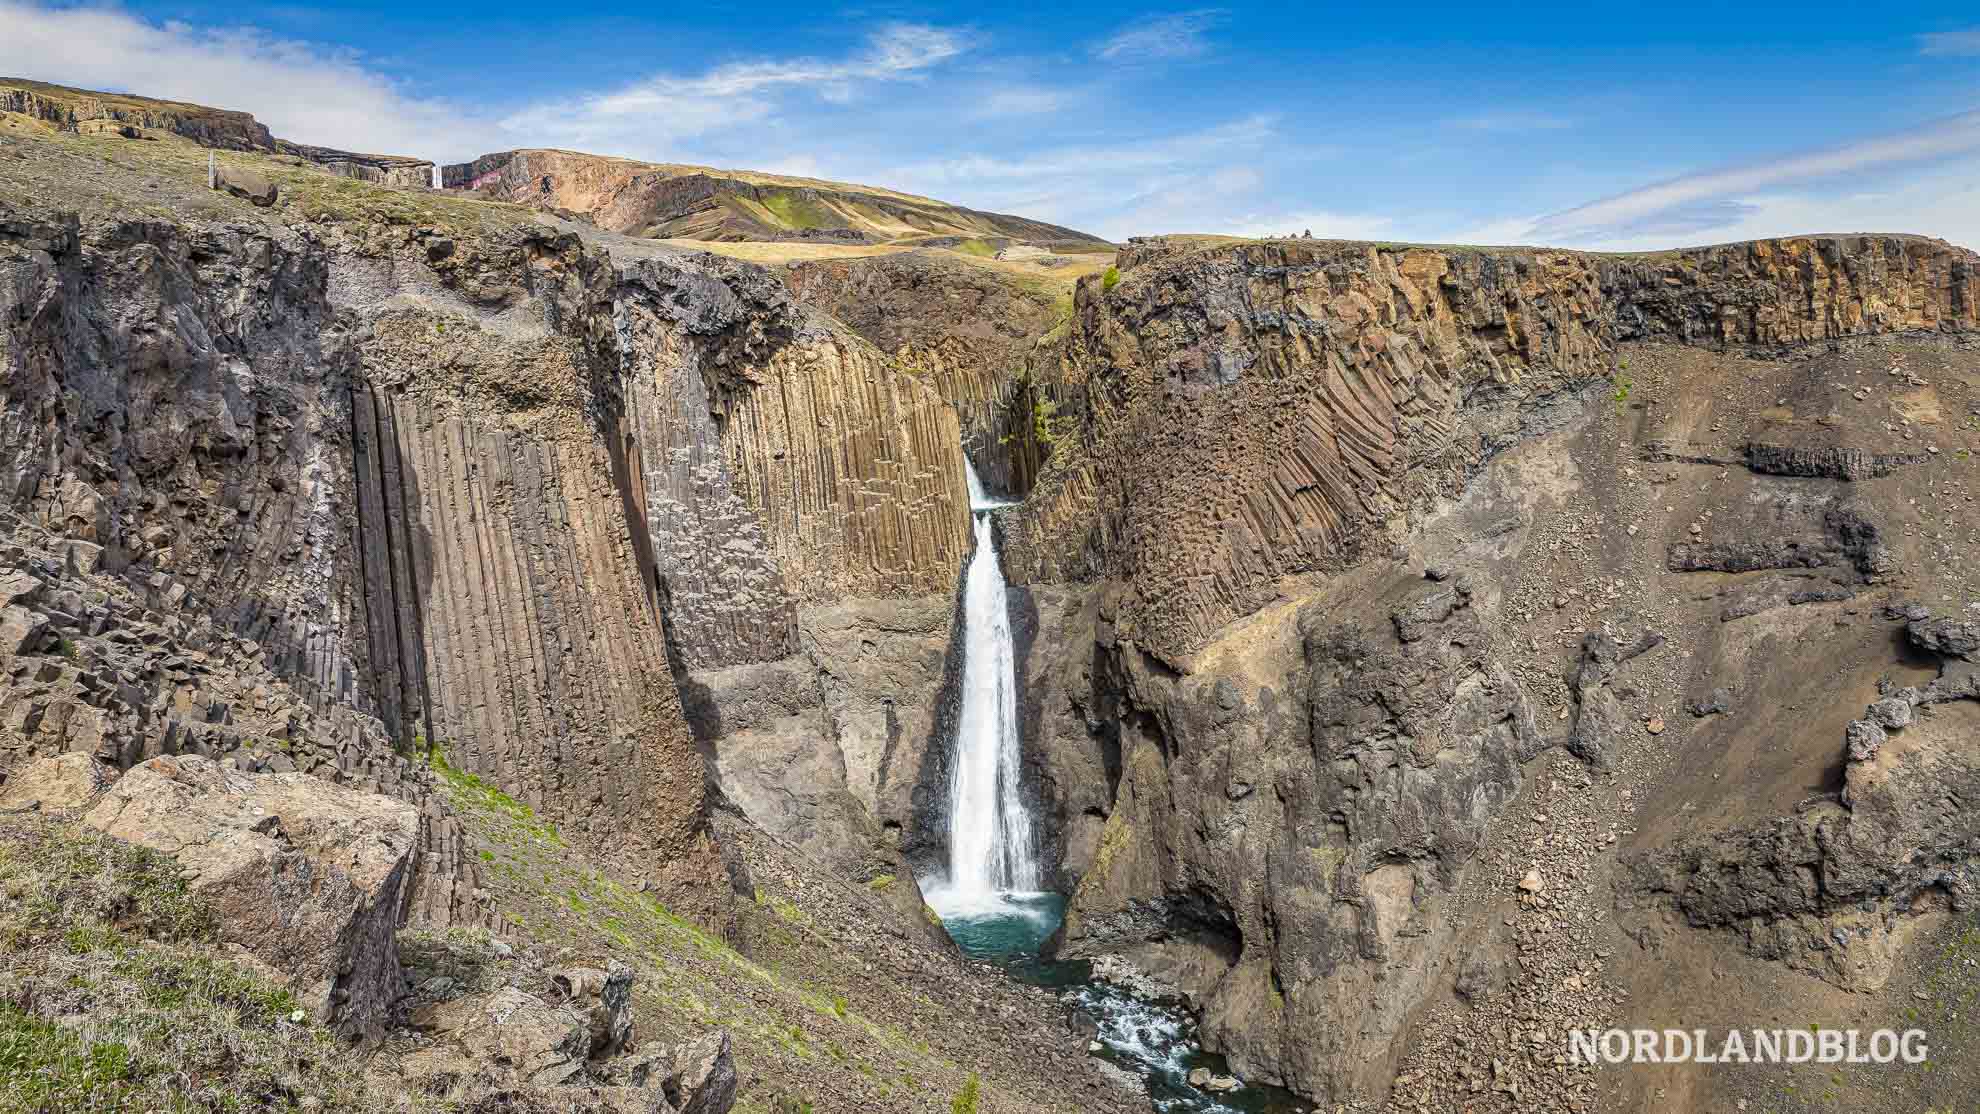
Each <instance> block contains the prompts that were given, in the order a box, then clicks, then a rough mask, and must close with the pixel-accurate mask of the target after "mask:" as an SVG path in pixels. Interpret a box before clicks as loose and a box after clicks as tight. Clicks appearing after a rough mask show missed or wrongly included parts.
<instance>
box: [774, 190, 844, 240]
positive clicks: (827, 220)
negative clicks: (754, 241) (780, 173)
mask: <svg viewBox="0 0 1980 1114" xmlns="http://www.w3.org/2000/svg"><path fill="white" fill-rule="evenodd" d="M762 202H763V207H764V208H765V209H768V210H770V212H771V214H772V215H773V216H775V217H776V218H777V221H778V223H780V224H782V225H783V226H784V227H785V228H789V229H792V230H794V231H800V232H802V231H807V230H809V229H813V228H828V227H831V226H832V225H834V224H836V223H837V222H835V221H833V220H832V217H831V213H830V212H829V211H827V210H826V208H825V207H824V206H822V205H820V204H818V203H817V202H815V201H807V200H805V199H804V198H802V197H799V196H798V195H797V194H794V193H786V192H784V191H781V190H778V191H772V192H766V193H764V194H763V197H762Z"/></svg>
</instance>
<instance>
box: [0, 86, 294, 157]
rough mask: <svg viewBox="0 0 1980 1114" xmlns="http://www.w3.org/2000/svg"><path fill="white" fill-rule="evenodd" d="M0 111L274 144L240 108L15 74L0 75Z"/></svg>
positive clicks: (245, 147)
mask: <svg viewBox="0 0 1980 1114" xmlns="http://www.w3.org/2000/svg"><path fill="white" fill-rule="evenodd" d="M0 112H18V113H20V114H22V115H24V116H33V117H35V118H37V119H41V120H46V121H48V122H49V123H51V124H53V125H55V126H56V127H61V128H68V129H71V130H73V129H75V128H76V127H78V126H79V125H80V124H82V123H83V122H85V121H90V120H107V121H113V122H116V123H119V124H124V125H129V126H131V127H134V128H153V129H156V130H158V131H165V132H171V133H173V134H175V135H180V136H184V137H185V138H187V139H190V140H192V141H193V142H195V143H198V144H199V145H200V146H202V147H220V148H224V149H227V150H232V151H273V150H274V149H275V137H274V136H272V135H270V134H269V132H268V129H267V128H266V127H264V126H262V124H261V123H259V122H258V121H256V120H255V118H254V117H253V116H251V115H249V114H248V113H245V112H229V111H227V110H226V109H219V108H207V107H205V106H204V105H197V104H181V103H179V102H177V101H160V100H153V99H152V98H150V97H134V96H130V95H128V94H122V93H92V92H89V91H87V90H83V89H69V88H65V87H63V86H60V85H48V84H44V83H42V82H39V81H25V80H22V79H20V78H14V77H0Z"/></svg>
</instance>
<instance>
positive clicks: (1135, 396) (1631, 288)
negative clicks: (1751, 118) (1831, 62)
mask: <svg viewBox="0 0 1980 1114" xmlns="http://www.w3.org/2000/svg"><path fill="white" fill-rule="evenodd" d="M1122 262H1123V264H1124V265H1125V269H1124V270H1123V272H1122V276H1123V277H1122V280H1121V283H1120V285H1119V286H1118V287H1117V288H1116V289H1115V290H1114V291H1111V292H1104V293H1103V292H1102V291H1100V290H1099V289H1098V286H1097V284H1091V283H1089V284H1086V285H1083V286H1082V289H1081V298H1080V301H1079V306H1078V314H1077V317H1076V320H1075V329H1074V333H1073V338H1072V340H1071V343H1070V350H1069V353H1068V355H1067V358H1066V367H1065V368H1064V369H1063V371H1062V372H1061V373H1060V375H1061V377H1062V378H1063V379H1064V380H1065V381H1066V382H1067V383H1068V384H1069V385H1070V386H1071V387H1072V388H1073V389H1074V390H1075V391H1076V392H1077V396H1078V398H1079V405H1080V407H1081V409H1082V419H1083V424H1082V426H1081V428H1080V430H1079V435H1078V436H1079V444H1078V446H1077V448H1076V450H1075V451H1073V452H1069V453H1066V454H1064V460H1063V468H1062V470H1061V471H1062V474H1060V475H1056V476H1054V475H1048V476H1047V477H1046V480H1045V483H1046V490H1045V492H1044V493H1043V496H1042V498H1041V499H1039V500H1036V501H1035V502H1034V506H1033V508H1031V509H1028V511H1027V514H1026V516H1025V521H1024V523H1023V530H1024V537H1023V541H1022V542H1021V544H1020V545H1019V546H1018V547H1017V549H1018V552H1019V557H1018V558H1017V565H1018V571H1019V574H1020V575H1024V576H1036V577H1039V578H1041V579H1055V578H1060V577H1063V576H1065V575H1067V574H1068V573H1071V574H1074V575H1077V574H1079V573H1081V572H1085V571H1089V570H1091V571H1099V572H1100V573H1101V574H1102V575H1105V576H1106V577H1108V578H1110V579H1115V580H1120V581H1122V582H1125V583H1126V584H1128V585H1131V586H1132V589H1133V591H1132V593H1131V595H1130V596H1129V597H1128V598H1127V599H1126V600H1124V601H1123V616H1122V621H1123V624H1124V626H1125V627H1126V628H1127V629H1128V630H1129V631H1131V632H1132V635H1133V637H1134V638H1135V640H1136V642H1137V643H1138V644H1140V645H1141V646H1142V647H1143V648H1145V649H1147V650H1148V651H1149V652H1151V653H1154V654H1156V655H1158V656H1161V657H1163V658H1164V659H1166V660H1169V661H1171V662H1174V661H1177V660H1179V659H1180V658H1181V656H1183V655H1186V654H1188V653H1189V652H1191V651H1192V650H1194V649H1196V648H1198V647H1200V646H1201V645H1202V644H1203V643H1204V641H1205V640H1206V639H1207V637H1208V636H1209V635H1210V633H1211V632H1213V631H1215V630H1216V629H1218V628H1219V627H1221V626H1223V625H1224V624H1226V623H1228V622H1230V621H1231V620H1232V619H1235V618H1237V617H1239V616H1242V615H1246V614H1249V613H1251V612H1252V611H1255V610H1257V608H1258V607H1259V606H1260V605H1261V604H1263V603H1264V602H1265V601H1267V600H1269V599H1271V598H1272V597H1273V595H1274V594H1275V592H1276V589H1275V588H1274V583H1275V582H1276V581H1277V580H1278V579H1279V578H1281V577H1285V576H1289V575H1295V574H1300V573H1306V572H1312V571H1316V570H1338V569H1340V568H1343V567H1345V566H1346V565H1348V564H1351V563H1353V562H1354V561H1355V560H1356V559H1358V558H1359V557H1360V556H1362V555H1364V554H1366V553H1368V552H1370V551H1371V548H1372V547H1379V546H1380V545H1381V544H1383V540H1384V539H1385V537H1388V536H1391V535H1393V534H1394V533H1395V532H1396V531H1398V530H1401V529H1403V528H1405V526H1406V525H1407V523H1408V521H1409V516H1410V514H1411V512H1412V510H1415V509H1420V508H1422V507H1424V506H1426V505H1428V504H1429V503H1430V502H1431V501H1432V500H1434V499H1436V498H1439V497H1448V496H1450V495H1453V494H1455V493H1456V492H1457V491H1458V490H1459V489H1461V488H1462V486H1463V485H1464V483H1465V482H1466V481H1467V479H1468V478H1469V477H1470V476H1471V475H1472V474H1473V473H1475V471H1476V469H1477V467H1478V464H1479V462H1480V461H1482V460H1483V459H1484V458H1485V457H1486V456H1487V455H1489V454H1490V453H1491V452H1492V451H1493V450H1494V448H1495V447H1498V446H1502V445H1504V444H1508V443H1510V442H1511V440H1513V439H1515V438H1516V431H1517V426H1518V423H1519V421H1520V420H1521V418H1520V415H1519V406H1520V404H1521V403H1522V402H1523V401H1527V400H1533V399H1539V398H1544V397H1546V396H1548V395H1551V394H1554V393H1557V392H1560V391H1562V390H1565V389H1569V388H1572V387H1574V386H1576V385H1578V384H1583V383H1587V382H1590V381H1593V380H1595V379H1598V378H1602V377H1605V376H1608V375H1610V374H1611V372H1613V371H1614V367H1615V365H1614V359H1615V346H1616V344H1617V342H1618V341H1619V340H1630V339H1637V338H1648V337H1666V336H1668V337H1672V338H1675V339H1679V340H1682V341H1685V342H1690V343H1713V344H1757V345H1779V344H1785V343H1792V342H1805V341H1811V340H1827V339H1838V338H1843V337H1849V336H1857V335H1865V334H1872V333H1881V332H1897V331H1907V330H1952V329H1960V328H1972V327H1974V325H1975V323H1976V321H1980V303H1976V298H1980V293H1976V288H1975V285H1974V280H1973V278H1972V276H1973V273H1974V272H1973V269H1974V266H1975V260H1974V258H1973V256H1972V253H1970V252H1964V251H1961V250H1959V249H1956V248H1952V247H1951V246H1949V245H1946V244H1944V243H1941V242H1938V241H1929V240H1916V239H1906V238H1900V237H1858V238H1850V239H1806V240H1785V241H1770V242H1763V243H1757V244H1751V245H1732V246H1728V247H1722V248H1707V249H1700V250H1696V251H1686V252H1673V253H1665V254H1663V255H1657V256H1641V257H1629V256H1620V257H1604V256H1590V255H1583V254H1578V253H1573V252H1546V251H1542V252H1528V251H1507V252H1490V251H1474V250H1469V249H1465V250H1453V251H1441V250H1435V249H1419V248H1401V249H1390V248H1380V247H1371V246H1364V245H1339V244H1326V243H1320V244H1310V243H1306V242H1299V241H1294V242H1284V243H1258V244H1243V245H1237V246H1228V247H1214V248H1208V249H1202V248H1191V247H1190V246H1188V245H1186V244H1185V245H1175V246H1168V245H1163V244H1162V243H1160V242H1154V243H1147V244H1143V245H1141V246H1138V247H1135V248H1133V249H1131V250H1129V251H1128V252H1125V253H1123V256H1122Z"/></svg>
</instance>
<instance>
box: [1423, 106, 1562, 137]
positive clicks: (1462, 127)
mask: <svg viewBox="0 0 1980 1114" xmlns="http://www.w3.org/2000/svg"><path fill="white" fill-rule="evenodd" d="M1576 123H1577V121H1576V120H1575V119H1574V118H1573V117H1571V116H1562V115H1560V114H1558V113H1553V112H1534V111H1525V110H1520V109H1505V110H1502V111H1495V112H1479V113H1475V114H1473V115H1470V116H1454V117H1452V118H1450V119H1448V120H1446V121H1444V126H1445V127H1447V128H1453V129H1456V130H1458V131H1468V132H1543V131H1562V130H1565V129H1567V128H1572V127H1574V126H1575V125H1576Z"/></svg>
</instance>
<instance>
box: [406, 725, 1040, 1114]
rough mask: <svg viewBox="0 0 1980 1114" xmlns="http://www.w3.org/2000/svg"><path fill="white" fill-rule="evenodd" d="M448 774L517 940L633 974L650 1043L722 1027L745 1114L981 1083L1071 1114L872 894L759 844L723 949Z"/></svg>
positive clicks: (481, 785) (504, 804) (895, 1102)
mask: <svg viewBox="0 0 1980 1114" xmlns="http://www.w3.org/2000/svg"><path fill="white" fill-rule="evenodd" d="M436 769H437V771H438V772H439V773H440V775H441V778H442V780H443V783H444V784H445V786H446V791H447V795H448V799H449V802H450V803H451V805H452V806H453V808H454V809H455V811H456V812H457V813H458V814H459V815H461V816H462V817H463V818H464V820H465V821H466V823H467V825H468V828H469V830H470V832H472V833H473V836H474V838H475V839H476V840H477V842H478V843H479V844H480V846H481V847H482V850H481V851H480V852H479V855H480V857H481V858H482V860H483V864H484V872H485V875H486V878H487V883H488V886H489V888H490V889H491V890H492V891H493V892H494V893H495V894H496V905H497V907H498V908H499V909H501V910H502V911H503V915H504V916H505V917H507V918H508V920H509V922H510V924H509V931H510V932H511V933H512V934H513V936H514V937H515V938H518V939H521V940H527V941H533V942H535V943H536V944H538V945H540V946H542V947H546V948H549V949H552V950H555V951H556V952H558V953H559V954H562V953H564V952H568V953H569V954H571V955H573V956H577V957H580V958H583V957H603V956H610V957H612V958H615V959H618V960H620V961H621V962H625V963H628V964H631V965H632V966H633V967H634V969H635V970H636V971H637V972H638V974H637V978H636V981H635V986H634V991H633V1002H634V1009H635V1012H636V1016H637V1017H638V1019H639V1026H640V1033H641V1039H642V1040H643V1041H652V1040H660V1041H668V1042H671V1041H678V1040H685V1039H690V1038H693V1037H695V1036H698V1035H700V1034H701V1033H704V1032H706V1031H707V1030H708V1029H709V1028H711V1027H716V1026H720V1027H723V1028H726V1029H728V1030H729V1032H730V1035H731V1038H732V1040H733V1042H734V1051H735V1057H736V1061H737V1069H738V1072H739V1073H740V1075H741V1077H742V1079H743V1080H744V1087H743V1091H742V1094H741V1095H740V1097H739V1099H738V1103H737V1110H739V1111H746V1112H759V1114H771V1112H773V1111H774V1112H781V1111H783V1110H788V1109H816V1110H819V1111H826V1110H855V1109H856V1110H865V1111H945V1110H948V1109H950V1105H951V1103H952V1102H953V1101H954V1099H955V1098H956V1096H958V1095H959V1094H961V1093H962V1092H963V1091H964V1089H965V1088H968V1087H969V1086H970V1085H971V1080H972V1079H976V1080H979V1084H978V1085H979V1086H980V1087H981V1088H982V1089H984V1090H985V1091H987V1092H990V1093H994V1094H997V1095H999V1096H1001V1097H1000V1099H999V1101H998V1102H997V1104H996V1105H995V1107H994V1108H995V1109H1000V1110H1011V1111H1022V1110H1047V1109H1073V1108H1076V1107H1070V1106H1064V1105H1061V1101H1060V1100H1059V1099H1058V1096H1056V1095H1054V1094H1052V1092H1051V1090H1050V1088H1049V1087H1048V1086H1041V1085H1040V1081H1039V1080H1038V1079H1037V1078H1036V1077H1031V1078H1019V1077H1018V1076H1020V1075H1023V1074H1027V1073H1023V1072H1019V1071H1015V1070H1013V1069H1012V1065H1013V1064H1017V1063H1020V1062H1022V1057H1011V1058H1009V1059H1008V1060H1000V1059H999V1055H1000V1054H999V1053H998V1052H997V1051H995V1050H991V1049H988V1048H986V1045H990V1044H995V1043H997V1041H998V1035H1001V1036H1004V1037H1007V1038H1009V1039H1011V1040H1012V1041H1013V1042H1015V1041H1016V1039H1017V1037H1016V1035H1015V1034H1009V1033H1002V1034H998V1035H993V1034H992V1033H990V1032H986V1031H984V1030H983V1029H981V1028H979V1027H978V1025H976V1024H974V1023H972V1022H971V1021H969V1020H968V1019H967V1018H966V1017H965V1016H964V1015H963V1014H962V1013H959V1011H957V1010H956V1009H955V1008H954V1007H953V1005H952V1004H951V1003H953V1002H954V1001H956V1000H957V999H956V998H955V997H953V996H952V995H950V994H945V993H942V992H941V991H940V989H939V987H940V986H942V985H943V984H944V982H945V980H946V981H949V982H953V981H955V980H960V979H962V978H963V972H962V970H961V968H960V967H959V965H957V964H956V963H954V962H953V961H952V960H950V959H949V958H948V957H946V956H941V955H938V954H936V953H934V952H932V951H931V950H929V949H927V948H926V947H925V946H924V945H920V944H918V943H913V942H910V941H908V940H906V939H903V938H902V937H903V934H902V933H900V932H899V931H898V926H895V925H890V920H891V916H892V914H891V910H890V909H889V908H888V906H887V903H886V902H884V901H882V900H881V899H880V897H879V896H878V895H877V894H866V893H862V892H861V887H857V886H854V885H851V884H849V883H841V882H836V881H833V880H830V879H823V878H820V877H817V876H816V874H815V873H813V874H812V875H811V876H809V877H804V876H803V872H802V865H801V864H800V874H799V876H797V877H793V876H791V875H789V874H786V873H785V872H784V871H782V870H780V869H779V866H778V864H776V863H774V862H770V861H767V860H766V858H765V857H764V855H763V853H764V852H766V851H774V849H772V848H769V847H768V846H767V845H758V846H754V847H749V848H746V849H745V854H747V855H749V856H750V857H751V858H752V859H754V860H755V861H753V862H752V864H751V873H752V875H753V877H754V878H755V879H756V882H757V886H756V890H755V893H754V898H753V900H750V901H745V902H743V903H742V905H741V908H740V911H739V921H740V924H739V928H738V931H737V932H736V934H735V938H734V940H733V942H732V941H729V940H723V939H719V938H717V937H716V936H714V935H711V934H710V933H708V932H706V931H704V930H703V929H701V928H700V927H698V926H696V925H694V924H692V923H690V922H688V921H686V920H684V919H682V918H680V917H677V916H675V915H674V914H672V913H671V912H669V911H668V910H667V908H666V907H665V906H664V905H662V904H661V903H660V902H659V901H658V900H656V899H655V898H654V897H653V896H652V895H650V894H646V893H641V892H638V891H636V890H632V889H628V888H627V887H626V886H624V885H622V884H621V883H620V882H619V881H617V880H615V879H613V878H612V877H610V876H609V875H607V874H604V873H601V872H600V871H598V870H597V869H596V868H595V867H594V866H593V865H592V864H591V863H590V862H588V861H587V860H586V859H585V858H584V857H583V856H582V855H581V854H579V853H577V852H576V851H575V850H574V849H573V848H572V847H570V846H569V845H568V844H566V843H565V841H564V840H563V838H562V836H561V835H560V834H559V833H558V831H557V830H556V828H555V826H554V825H551V824H549V823H547V822H545V821H544V820H543V819H542V818H541V817H539V816H537V815H535V814H534V813H532V812H531V811H530V809H529V807H528V806H526V805H523V804H521V803H519V802H517V801H515V800H513V799H511V798H509V797H508V796H507V795H505V794H503V793H502V792H501V791H500V790H499V789H497V788H495V787H494V786H491V785H489V784H487V783H486V782H484V781H482V780H481V779H478V778H476V777H474V776H473V775H470V774H465V773H462V772H460V771H458V770H454V769H452V768H450V767H448V766H447V765H446V764H445V762H444V760H442V761H440V762H439V763H438V764H437V765H436ZM890 884H893V883H892V880H891V879H886V878H881V879H876V880H875V882H874V883H873V884H872V885H874V886H876V887H880V886H886V885H890ZM1006 992H1007V993H1009V991H1006ZM1003 1024H1005V1025H1008V1024H1010V1023H1009V1022H1008V1021H1006V1022H1004V1023H1003ZM1039 1035H1040V1034H1036V1033H1034V1034H1032V1039H1037V1037H1038V1036H1039ZM1042 1035H1043V1036H1045V1037H1046V1038H1047V1039H1048V1040H1050V1039H1051V1037H1050V1034H1049V1032H1048V1033H1044V1034H1042ZM1055 1043H1057V1044H1060V1045H1063V1044H1065V1043H1066V1042H1065V1041H1063V1040H1058V1041H1056V1042H1055ZM1005 1054H1006V1055H1007V1053H1005ZM1027 1091H1029V1092H1032V1093H1031V1094H1026V1092H1027Z"/></svg>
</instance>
